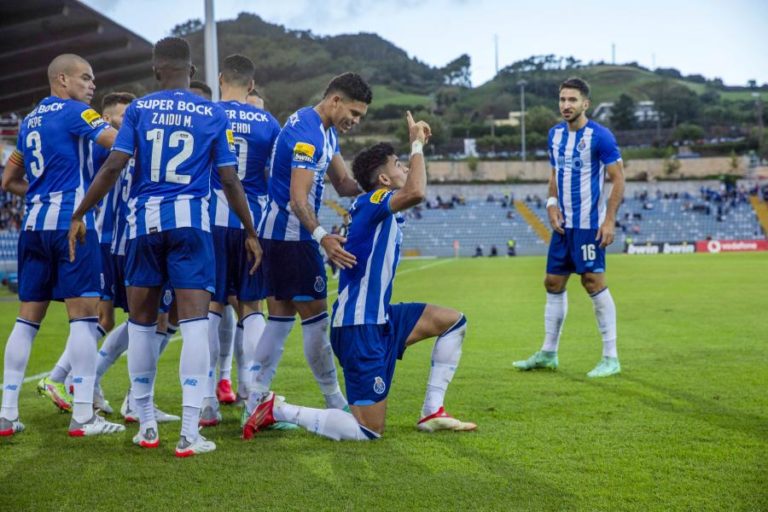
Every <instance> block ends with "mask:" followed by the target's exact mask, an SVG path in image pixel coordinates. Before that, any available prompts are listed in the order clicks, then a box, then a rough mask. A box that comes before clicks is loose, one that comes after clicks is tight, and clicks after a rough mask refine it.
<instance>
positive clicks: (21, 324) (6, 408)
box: [0, 318, 40, 420]
mask: <svg viewBox="0 0 768 512" xmlns="http://www.w3.org/2000/svg"><path fill="white" fill-rule="evenodd" d="M39 329H40V324H37V323H34V322H30V321H28V320H23V319H21V318H17V319H16V323H15V324H14V326H13V330H12V331H11V335H10V336H8V342H7V343H6V345H5V362H4V366H3V402H2V404H3V405H2V408H0V417H2V418H5V419H7V420H16V419H18V417H19V392H20V391H21V384H22V382H23V381H24V372H25V371H26V369H27V362H29V354H30V353H31V352H32V342H33V341H34V340H35V336H37V331H38V330H39Z"/></svg>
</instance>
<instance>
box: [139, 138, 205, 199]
mask: <svg viewBox="0 0 768 512" xmlns="http://www.w3.org/2000/svg"><path fill="white" fill-rule="evenodd" d="M147 140H148V141H151V142H152V160H151V162H150V179H151V180H152V181H156V182H159V181H160V163H161V162H162V159H163V142H164V141H165V130H164V129H162V128H155V129H154V130H149V131H148V132H147ZM179 145H181V151H180V152H179V153H178V154H177V155H176V156H174V157H173V158H171V159H170V160H169V161H168V164H167V165H166V166H165V181H167V182H168V183H178V184H180V185H186V184H188V183H189V182H190V181H191V180H192V177H191V176H189V175H185V174H176V169H177V168H178V167H179V166H180V165H181V164H182V163H183V162H184V161H185V160H187V159H188V158H189V157H190V156H192V151H193V150H194V148H195V138H194V137H193V136H192V134H191V133H189V132H185V131H183V130H181V131H174V132H173V133H171V136H170V137H168V147H170V148H177V147H179Z"/></svg>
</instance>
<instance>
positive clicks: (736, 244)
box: [696, 240, 768, 254]
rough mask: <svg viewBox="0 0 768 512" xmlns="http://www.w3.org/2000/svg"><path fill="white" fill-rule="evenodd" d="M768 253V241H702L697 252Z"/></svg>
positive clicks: (698, 243)
mask: <svg viewBox="0 0 768 512" xmlns="http://www.w3.org/2000/svg"><path fill="white" fill-rule="evenodd" d="M746 251H768V240H700V241H698V242H696V252H709V253H712V254H716V253H718V252H746Z"/></svg>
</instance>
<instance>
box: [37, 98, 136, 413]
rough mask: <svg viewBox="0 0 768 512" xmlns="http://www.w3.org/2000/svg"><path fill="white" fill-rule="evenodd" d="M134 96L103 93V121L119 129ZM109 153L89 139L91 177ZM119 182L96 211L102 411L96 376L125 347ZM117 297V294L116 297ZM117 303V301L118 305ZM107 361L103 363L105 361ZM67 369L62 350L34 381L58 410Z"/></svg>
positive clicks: (65, 405)
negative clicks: (118, 277)
mask: <svg viewBox="0 0 768 512" xmlns="http://www.w3.org/2000/svg"><path fill="white" fill-rule="evenodd" d="M134 99H136V97H135V96H134V95H133V94H130V93H125V92H113V93H109V94H107V95H106V96H104V99H103V100H102V103H101V112H102V117H103V119H104V121H106V122H107V123H109V125H110V126H111V127H112V128H114V129H115V130H119V129H120V126H122V124H123V115H124V113H125V109H126V108H127V107H128V105H129V104H130V103H131V101H133V100H134ZM108 155H109V150H108V149H105V148H103V147H101V146H99V145H98V144H93V143H90V151H89V157H88V161H87V168H88V172H89V174H90V175H91V178H92V177H93V175H94V174H95V171H97V170H98V169H99V167H101V165H102V164H103V163H104V161H105V160H106V159H107V156H108ZM120 185H121V183H120V182H118V184H117V185H116V186H115V188H113V189H112V190H111V191H110V192H109V195H107V197H106V198H105V199H104V201H103V202H102V204H101V207H100V208H99V211H98V214H97V215H96V234H97V235H98V237H99V246H100V256H101V301H100V302H99V325H100V326H101V328H102V329H103V330H104V331H105V332H108V333H109V334H108V335H107V337H106V338H105V340H104V343H103V344H102V346H101V349H100V350H99V357H98V361H97V365H96V381H95V383H94V396H93V406H94V409H97V410H101V411H103V412H105V413H106V414H111V413H112V407H111V406H110V405H109V402H107V401H106V400H105V399H104V395H103V393H102V392H101V386H100V380H101V377H102V375H103V374H104V372H105V371H106V370H107V368H109V366H111V364H112V363H113V362H114V361H115V360H116V359H117V357H119V356H120V354H122V353H123V352H124V351H125V349H126V348H128V331H127V327H128V325H127V323H125V322H124V323H122V324H121V325H119V326H118V327H117V328H116V329H114V330H113V327H114V325H115V309H114V308H115V304H114V299H115V295H116V289H117V288H116V285H117V284H118V283H116V282H115V279H114V274H115V272H114V263H113V256H112V239H113V231H114V228H115V218H116V210H117V209H118V205H119V201H120V195H121V192H120ZM118 301H119V298H118ZM120 306H121V305H120V304H118V307H120ZM107 362H108V364H105V363H107ZM70 370H71V364H70V361H69V357H68V354H67V352H66V351H64V353H63V354H62V355H61V357H60V358H59V360H58V362H57V363H56V365H55V366H54V368H53V370H52V371H51V374H50V376H48V377H45V378H43V379H41V380H40V382H39V383H38V384H37V389H38V392H39V393H40V394H41V395H45V396H47V397H48V398H50V399H51V401H52V402H53V403H54V405H56V406H57V407H59V408H60V409H61V410H64V411H70V410H71V408H72V404H71V401H70V398H69V394H68V393H67V392H66V387H65V386H64V381H65V379H66V377H67V375H68V374H69V372H70Z"/></svg>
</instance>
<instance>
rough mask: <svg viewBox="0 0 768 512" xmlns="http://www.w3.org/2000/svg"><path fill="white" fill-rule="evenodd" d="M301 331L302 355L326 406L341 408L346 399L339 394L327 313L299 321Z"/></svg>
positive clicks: (345, 403)
mask: <svg viewBox="0 0 768 512" xmlns="http://www.w3.org/2000/svg"><path fill="white" fill-rule="evenodd" d="M301 333H302V335H303V337H304V355H305V356H306V358H307V363H309V367H310V368H311V369H312V373H313V374H314V375H315V380H316V381H317V384H318V386H320V391H321V392H322V393H323V396H324V397H325V403H326V406H327V407H329V408H334V409H343V408H344V407H346V406H347V400H346V399H345V398H344V395H342V394H341V388H339V379H338V377H337V376H336V365H335V364H334V363H333V350H332V349H331V342H330V339H329V334H328V313H327V312H326V311H323V312H322V313H320V314H318V315H315V316H313V317H310V318H307V319H306V320H304V321H303V322H301Z"/></svg>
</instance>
